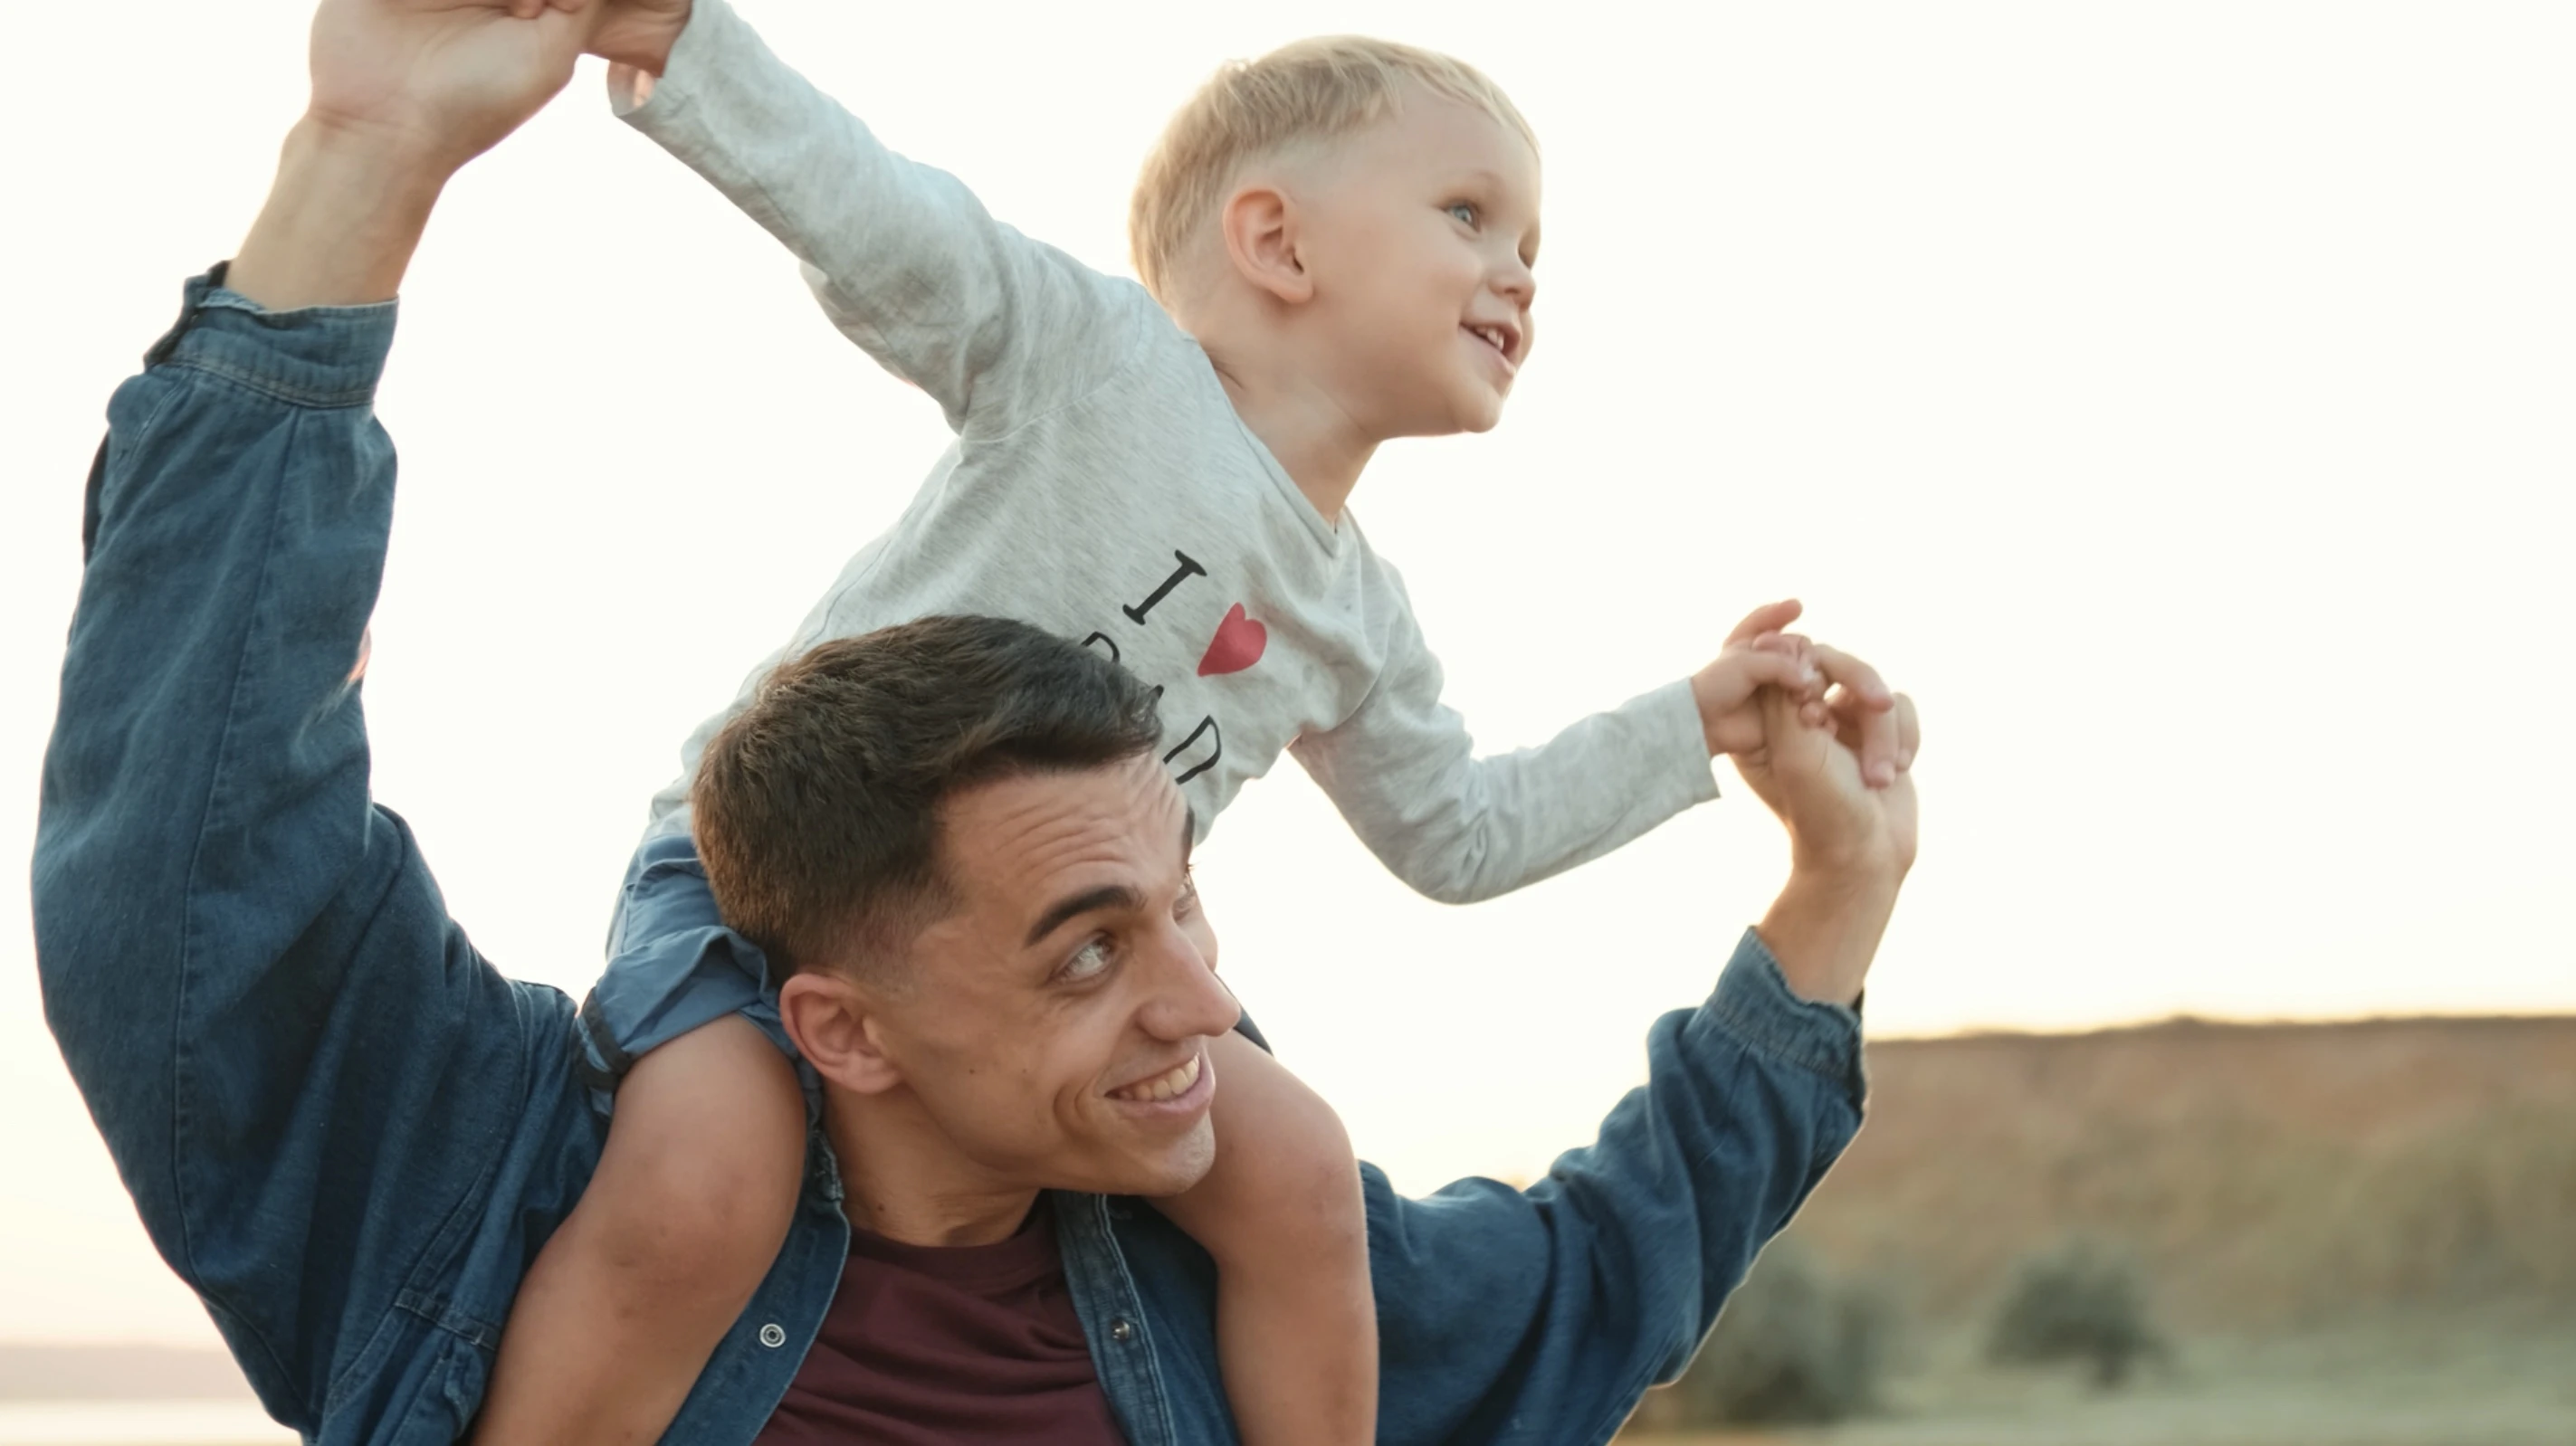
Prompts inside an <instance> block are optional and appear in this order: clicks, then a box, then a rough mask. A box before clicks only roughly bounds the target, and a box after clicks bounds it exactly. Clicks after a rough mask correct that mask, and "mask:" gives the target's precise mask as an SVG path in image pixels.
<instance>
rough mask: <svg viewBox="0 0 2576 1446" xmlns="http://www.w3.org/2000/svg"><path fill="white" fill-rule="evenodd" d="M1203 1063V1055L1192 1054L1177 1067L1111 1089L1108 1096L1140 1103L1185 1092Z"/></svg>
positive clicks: (1193, 1081) (1204, 1061)
mask: <svg viewBox="0 0 2576 1446" xmlns="http://www.w3.org/2000/svg"><path fill="white" fill-rule="evenodd" d="M1205 1065H1206V1059H1205V1057H1204V1056H1202V1055H1195V1054H1194V1055H1191V1056H1190V1057H1189V1058H1188V1059H1187V1060H1185V1061H1183V1062H1182V1063H1181V1064H1180V1065H1179V1066H1178V1067H1176V1068H1173V1069H1170V1070H1166V1071H1164V1072H1163V1073H1161V1074H1158V1075H1156V1076H1154V1077H1153V1078H1152V1079H1149V1080H1139V1081H1137V1082H1136V1083H1135V1084H1131V1085H1127V1086H1124V1087H1122V1088H1119V1089H1114V1090H1111V1091H1110V1092H1109V1097H1110V1098H1111V1099H1113V1100H1134V1101H1136V1102H1138V1103H1140V1104H1141V1103H1152V1102H1154V1101H1157V1100H1167V1099H1170V1098H1172V1097H1173V1096H1174V1095H1181V1094H1187V1093H1189V1088H1190V1086H1192V1085H1194V1084H1197V1083H1198V1082H1199V1071H1200V1070H1201V1069H1202V1068H1204V1067H1205Z"/></svg>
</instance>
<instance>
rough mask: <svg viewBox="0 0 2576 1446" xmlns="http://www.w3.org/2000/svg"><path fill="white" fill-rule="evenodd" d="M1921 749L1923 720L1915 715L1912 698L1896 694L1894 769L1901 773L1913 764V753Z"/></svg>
mask: <svg viewBox="0 0 2576 1446" xmlns="http://www.w3.org/2000/svg"><path fill="white" fill-rule="evenodd" d="M1922 751H1923V721H1922V719H1920V718H1918V717H1916V716H1915V712H1914V700H1913V699H1911V698H1908V697H1906V696H1905V695H1904V694H1902V693H1899V694H1897V695H1896V771H1897V772H1899V773H1903V772H1904V771H1905V770H1907V769H1909V768H1912V767H1913V766H1914V755H1915V754H1917V753H1920V752H1922Z"/></svg>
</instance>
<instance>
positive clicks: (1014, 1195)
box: [823, 1093, 1038, 1246]
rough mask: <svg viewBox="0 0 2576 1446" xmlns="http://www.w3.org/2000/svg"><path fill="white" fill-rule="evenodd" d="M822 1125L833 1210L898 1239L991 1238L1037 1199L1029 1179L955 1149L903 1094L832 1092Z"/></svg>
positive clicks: (956, 1241)
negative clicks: (833, 1160) (834, 1177)
mask: <svg viewBox="0 0 2576 1446" xmlns="http://www.w3.org/2000/svg"><path fill="white" fill-rule="evenodd" d="M823 1128H824V1133H825V1134H826V1135H827V1136H828V1137H829V1138H830V1139H831V1141H832V1152H833V1153H834V1154H835V1155H837V1156H839V1157H840V1166H841V1212H842V1213H843V1214H844V1215H847V1216H848V1217H849V1220H850V1224H851V1225H852V1226H854V1227H856V1228H857V1229H860V1230H865V1231H867V1232H869V1233H870V1234H874V1235H882V1236H884V1237H885V1238H886V1239H888V1240H893V1241H899V1242H901V1243H903V1244H905V1245H929V1246H960V1245H992V1244H995V1243H996V1242H999V1241H1003V1240H1007V1239H1009V1238H1010V1237H1011V1235H1012V1233H1013V1232H1015V1231H1017V1230H1018V1229H1019V1228H1020V1225H1021V1223H1022V1222H1024V1221H1026V1220H1027V1219H1028V1215H1029V1211H1030V1210H1031V1209H1032V1208H1034V1207H1035V1206H1036V1204H1037V1199H1038V1192H1037V1190H1036V1189H1035V1188H1034V1187H1031V1186H1026V1185H1017V1184H1012V1183H1009V1182H1006V1181H1003V1180H1001V1179H999V1178H997V1177H996V1176H994V1175H993V1174H992V1173H991V1172H990V1171H988V1170H985V1169H983V1168H982V1167H981V1166H978V1165H976V1164H975V1163H974V1162H972V1161H969V1160H966V1159H964V1158H962V1157H960V1156H959V1155H958V1153H957V1147H956V1145H955V1144H954V1143H953V1142H951V1141H950V1140H949V1139H948V1137H947V1136H946V1135H945V1134H943V1133H942V1132H941V1131H940V1130H939V1128H938V1127H937V1126H936V1125H934V1124H932V1123H931V1122H930V1121H929V1120H928V1119H927V1118H925V1117H924V1116H923V1115H922V1114H921V1112H920V1111H919V1110H918V1109H917V1108H915V1107H914V1106H913V1104H912V1102H911V1100H910V1099H909V1097H906V1096H900V1095H898V1096H893V1097H889V1096H865V1097H859V1096H848V1095H841V1094H838V1093H834V1094H833V1095H832V1096H831V1098H830V1100H829V1102H828V1103H827V1105H826V1107H825V1114H824V1126H823Z"/></svg>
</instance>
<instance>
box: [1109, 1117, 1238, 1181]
mask: <svg viewBox="0 0 2576 1446" xmlns="http://www.w3.org/2000/svg"><path fill="white" fill-rule="evenodd" d="M1215 1164H1216V1126H1215V1124H1214V1123H1213V1122H1212V1121H1210V1120H1209V1119H1208V1118H1207V1117H1205V1116H1201V1117H1200V1119H1199V1121H1198V1123H1197V1124H1196V1125H1194V1126H1192V1127H1191V1128H1190V1129H1189V1130H1188V1131H1187V1132H1186V1133H1184V1134H1183V1135H1182V1136H1181V1137H1180V1138H1178V1139H1175V1140H1172V1141H1169V1142H1167V1143H1165V1144H1163V1145H1162V1146H1161V1147H1160V1148H1158V1149H1156V1150H1154V1151H1153V1152H1152V1153H1150V1154H1143V1155H1139V1156H1136V1157H1135V1158H1133V1159H1131V1160H1129V1161H1128V1162H1127V1163H1126V1165H1125V1166H1124V1167H1123V1168H1122V1169H1121V1170H1120V1171H1119V1174H1120V1175H1121V1176H1122V1177H1123V1178H1122V1179H1121V1180H1120V1182H1119V1183H1117V1184H1114V1185H1109V1186H1105V1187H1103V1188H1101V1189H1100V1190H1098V1191H1096V1192H1095V1193H1097V1194H1102V1195H1142V1196H1144V1197H1146V1198H1147V1199H1162V1198H1164V1197H1166V1196H1171V1195H1178V1194H1181V1193H1183V1192H1184V1191H1186V1190H1188V1189H1189V1188H1190V1187H1191V1186H1193V1185H1196V1184H1198V1182H1200V1181H1201V1180H1204V1179H1206V1178H1207V1172H1208V1171H1209V1170H1210V1169H1211V1168H1213V1167H1214V1166H1215Z"/></svg>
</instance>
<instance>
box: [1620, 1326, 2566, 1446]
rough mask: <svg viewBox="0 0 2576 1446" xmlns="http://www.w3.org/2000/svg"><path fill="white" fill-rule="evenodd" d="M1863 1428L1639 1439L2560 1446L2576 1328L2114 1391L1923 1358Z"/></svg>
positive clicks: (1940, 1354) (2519, 1329)
mask: <svg viewBox="0 0 2576 1446" xmlns="http://www.w3.org/2000/svg"><path fill="white" fill-rule="evenodd" d="M1911 1367H1912V1369H1911V1370H1910V1371H1909V1372H1908V1373H1907V1374H1905V1375H1903V1376H1901V1377H1899V1378H1898V1379H1897V1380H1896V1381H1895V1382H1894V1383H1893V1384H1892V1385H1891V1387H1890V1389H1889V1391H1888V1403H1887V1404H1888V1409H1887V1411H1886V1413H1885V1414H1883V1415H1881V1416H1879V1417H1876V1418H1874V1419H1871V1420H1867V1421H1861V1422H1855V1423H1852V1424H1848V1425H1843V1426H1837V1427H1832V1428H1821V1429H1807V1430H1796V1431H1772V1432H1742V1433H1717V1434H1700V1435H1645V1434H1641V1433H1632V1434H1631V1435H1630V1436H1628V1437H1625V1438H1622V1439H1623V1441H1627V1442H1632V1443H1635V1446H1646V1443H1649V1442H1661V1443H1674V1446H1678V1443H1684V1442H1688V1443H1692V1446H1717V1443H1720V1442H1724V1443H1728V1446H1753V1443H1777V1446H2571V1443H2576V1323H2552V1324H2546V1325H2524V1326H2510V1325H2496V1324H2484V1325H2479V1326H2476V1327H2461V1326H2455V1325H2440V1324H2435V1323H2431V1322H2418V1323H2404V1324H2396V1325H2380V1326H2374V1327H2370V1328H2360V1329H2346V1330H2337V1331H2332V1332H2320V1333H2317V1334H2313V1335H2310V1336H2306V1337H2302V1338H2295V1339H2252V1340H2227V1339H2211V1340H2202V1341H2198V1342H2195V1343H2193V1344H2191V1345H2189V1346H2186V1347H2184V1348H2182V1349H2180V1350H2178V1351H2177V1352H2176V1358H2175V1360H2174V1361H2173V1362H2172V1363H2171V1364H2170V1365H2169V1366H2168V1367H2166V1368H2164V1369H2161V1370H2152V1371H2150V1372H2148V1373H2147V1374H2146V1375H2144V1376H2142V1377H2141V1378H2140V1379H2139V1380H2138V1381H2137V1382H2135V1383H2134V1384H2133V1385H2131V1386H2130V1387H2128V1388H2127V1389H2124V1390H2121V1391H2117V1392H2107V1393H2106V1392H2100V1391H2095V1390H2092V1389H2090V1388H2089V1387H2087V1386H2086V1385H2084V1384H2083V1383H2082V1382H2080V1381H2079V1380H2077V1379H2076V1378H2075V1377H2073V1376H2072V1375H2060V1374H2041V1373H2029V1372H2021V1371H2003V1370H1993V1369H1988V1368H1984V1367H1982V1366H1978V1365H1976V1364H1974V1363H1973V1362H1972V1361H1971V1360H1970V1359H1968V1352H1967V1351H1966V1350H1965V1349H1964V1347H1963V1344H1962V1343H1955V1342H1954V1343H1950V1344H1947V1345H1944V1346H1942V1347H1940V1348H1937V1349H1933V1350H1929V1351H1926V1352H1924V1353H1922V1354H1921V1355H1919V1356H1918V1357H1917V1358H1916V1359H1915V1360H1914V1361H1913V1362H1912V1363H1911Z"/></svg>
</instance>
